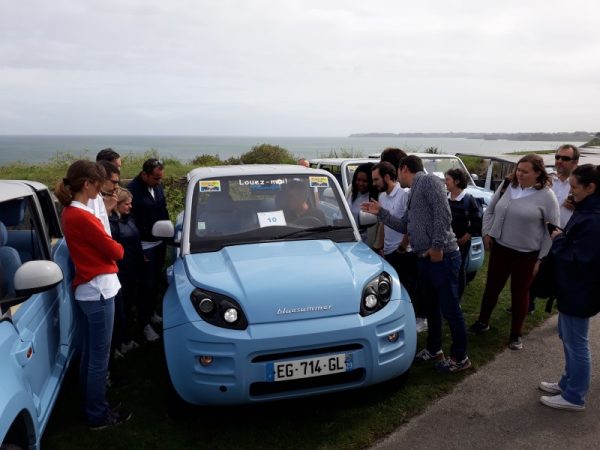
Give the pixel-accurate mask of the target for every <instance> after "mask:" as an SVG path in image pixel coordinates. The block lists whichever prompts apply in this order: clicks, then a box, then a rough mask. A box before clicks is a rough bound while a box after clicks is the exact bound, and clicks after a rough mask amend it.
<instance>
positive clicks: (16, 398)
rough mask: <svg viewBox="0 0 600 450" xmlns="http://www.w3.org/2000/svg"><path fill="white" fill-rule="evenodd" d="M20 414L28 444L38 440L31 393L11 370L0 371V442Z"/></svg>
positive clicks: (37, 426)
mask: <svg viewBox="0 0 600 450" xmlns="http://www.w3.org/2000/svg"><path fill="white" fill-rule="evenodd" d="M19 416H21V417H22V418H23V420H24V422H25V427H26V429H27V435H28V440H29V442H28V444H29V445H31V444H33V443H34V442H38V441H39V436H40V427H39V423H38V420H37V414H36V409H35V405H34V404H33V401H32V399H31V394H30V393H29V392H28V391H27V388H26V386H24V385H23V382H22V380H20V379H18V378H17V377H16V374H15V373H14V371H12V370H3V371H2V372H0V442H2V443H3V442H4V438H5V437H6V434H7V433H8V431H9V430H10V428H11V426H12V424H13V423H14V422H15V420H17V418H18V417H19Z"/></svg>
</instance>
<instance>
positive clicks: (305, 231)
mask: <svg viewBox="0 0 600 450" xmlns="http://www.w3.org/2000/svg"><path fill="white" fill-rule="evenodd" d="M348 229H352V225H323V226H320V227H310V228H302V229H301V230H296V231H292V232H291V233H284V234H279V235H277V236H275V239H282V238H287V237H292V236H298V235H302V234H310V233H322V232H323V231H334V230H348Z"/></svg>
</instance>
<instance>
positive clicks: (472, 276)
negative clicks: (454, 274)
mask: <svg viewBox="0 0 600 450" xmlns="http://www.w3.org/2000/svg"><path fill="white" fill-rule="evenodd" d="M476 275H477V272H467V277H466V278H467V283H470V282H471V281H473V280H474V279H475V276H476Z"/></svg>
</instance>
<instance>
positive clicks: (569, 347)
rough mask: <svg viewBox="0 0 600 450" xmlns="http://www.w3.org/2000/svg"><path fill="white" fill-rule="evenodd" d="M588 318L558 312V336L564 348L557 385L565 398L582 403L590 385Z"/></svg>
mask: <svg viewBox="0 0 600 450" xmlns="http://www.w3.org/2000/svg"><path fill="white" fill-rule="evenodd" d="M589 328H590V319H589V318H586V319H583V318H581V317H575V316H569V315H567V314H563V313H559V314H558V336H559V337H560V338H561V340H562V341H563V347H564V350H565V372H564V373H563V375H562V377H561V378H560V381H559V382H558V386H559V387H560V390H561V391H562V396H563V398H564V399H565V400H567V401H569V402H571V403H575V404H576V405H583V404H584V403H585V395H586V394H587V391H588V389H589V387H590V378H591V372H592V361H591V357H590V343H589V340H588V331H589Z"/></svg>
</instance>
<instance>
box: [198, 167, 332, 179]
mask: <svg viewBox="0 0 600 450" xmlns="http://www.w3.org/2000/svg"><path fill="white" fill-rule="evenodd" d="M294 174H312V175H325V176H328V175H330V174H329V172H327V171H326V170H321V169H311V168H308V167H304V166H300V165H295V164H242V165H233V166H212V167H198V168H196V169H193V170H191V171H190V172H189V173H188V174H187V179H188V181H190V180H192V179H204V178H220V177H230V176H234V177H235V176H243V175H294Z"/></svg>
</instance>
